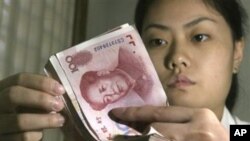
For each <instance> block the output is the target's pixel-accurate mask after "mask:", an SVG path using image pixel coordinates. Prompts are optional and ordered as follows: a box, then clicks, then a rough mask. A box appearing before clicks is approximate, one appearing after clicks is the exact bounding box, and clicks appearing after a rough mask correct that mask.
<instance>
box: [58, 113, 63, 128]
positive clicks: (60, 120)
mask: <svg viewBox="0 0 250 141" xmlns="http://www.w3.org/2000/svg"><path fill="white" fill-rule="evenodd" d="M64 123H65V119H64V117H63V116H62V115H60V114H57V124H58V125H59V126H60V127H62V126H63V125H64Z"/></svg>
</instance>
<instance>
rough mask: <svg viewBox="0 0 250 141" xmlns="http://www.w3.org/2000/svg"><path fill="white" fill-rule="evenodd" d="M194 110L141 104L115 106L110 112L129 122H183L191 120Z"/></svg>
mask: <svg viewBox="0 0 250 141" xmlns="http://www.w3.org/2000/svg"><path fill="white" fill-rule="evenodd" d="M193 112H194V110H193V109H191V108H185V107H176V106H168V107H165V106H164V107H158V106H142V107H128V108H116V109H113V110H111V113H112V114H113V115H114V116H115V117H117V118H119V119H121V120H124V121H129V122H137V121H140V122H148V123H150V122H170V123H184V122H188V121H190V120H191V118H192V115H193Z"/></svg>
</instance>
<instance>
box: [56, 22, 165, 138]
mask: <svg viewBox="0 0 250 141" xmlns="http://www.w3.org/2000/svg"><path fill="white" fill-rule="evenodd" d="M56 58H57V60H58V62H59V63H60V66H61V68H62V70H63V72H64V75H65V77H66V79H67V81H68V85H70V87H71V90H72V91H73V93H74V95H75V97H76V100H77V102H78V104H79V106H80V108H81V110H82V112H83V114H84V117H86V120H87V122H88V124H86V121H85V122H83V123H84V124H85V126H88V128H90V130H92V131H93V132H94V133H95V135H97V138H98V140H101V141H106V140H112V138H113V137H114V136H115V135H119V134H121V135H140V133H139V132H137V131H135V130H133V129H132V128H129V127H128V126H125V125H122V124H119V123H116V122H114V121H113V120H111V119H110V118H109V116H108V114H107V113H108V112H109V111H110V110H111V109H113V108H115V107H127V106H141V105H148V104H150V105H161V106H162V105H166V101H167V99H166V95H165V93H164V90H163V88H162V85H161V83H160V81H159V78H158V76H157V74H156V71H155V69H154V67H153V64H152V62H151V60H150V58H149V56H148V53H147V51H146V49H145V47H144V45H143V43H142V41H141V38H140V36H139V34H138V33H137V31H136V30H135V29H134V28H133V27H132V26H126V27H123V28H121V29H119V30H116V31H113V32H111V33H107V34H105V35H102V36H99V37H97V38H94V39H92V40H89V41H87V42H84V43H82V44H79V45H77V46H74V47H72V48H69V49H67V50H64V51H63V52H60V53H57V54H56Z"/></svg>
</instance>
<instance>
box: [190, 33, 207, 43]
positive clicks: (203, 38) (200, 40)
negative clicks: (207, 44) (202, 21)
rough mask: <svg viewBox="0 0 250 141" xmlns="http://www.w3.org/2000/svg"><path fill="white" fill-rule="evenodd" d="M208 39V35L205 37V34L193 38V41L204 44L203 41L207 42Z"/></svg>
mask: <svg viewBox="0 0 250 141" xmlns="http://www.w3.org/2000/svg"><path fill="white" fill-rule="evenodd" d="M207 39H208V35H205V34H198V35H195V36H194V37H193V38H192V40H193V41H196V42H203V41H206V40H207Z"/></svg>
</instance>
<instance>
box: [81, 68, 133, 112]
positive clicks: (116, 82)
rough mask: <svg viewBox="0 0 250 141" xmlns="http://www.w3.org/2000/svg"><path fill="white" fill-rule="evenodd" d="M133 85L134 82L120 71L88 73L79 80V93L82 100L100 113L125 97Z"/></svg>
mask: <svg viewBox="0 0 250 141" xmlns="http://www.w3.org/2000/svg"><path fill="white" fill-rule="evenodd" d="M134 85H135V80H134V79H133V78H132V77H131V76H130V75H129V74H127V73H126V72H125V71H123V70H121V69H115V70H113V71H109V72H106V73H99V72H97V71H89V72H86V73H85V74H83V76H82V78H81V82H80V91H81V94H82V97H83V98H84V100H85V101H86V102H88V104H89V105H90V106H91V107H92V108H93V109H94V110H97V111H100V110H102V109H104V108H105V107H106V106H107V105H108V104H111V103H114V102H116V101H118V100H119V99H121V98H122V97H124V96H125V95H127V94H128V92H129V91H130V90H131V89H132V88H133V87H134Z"/></svg>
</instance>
